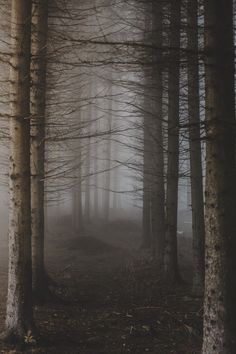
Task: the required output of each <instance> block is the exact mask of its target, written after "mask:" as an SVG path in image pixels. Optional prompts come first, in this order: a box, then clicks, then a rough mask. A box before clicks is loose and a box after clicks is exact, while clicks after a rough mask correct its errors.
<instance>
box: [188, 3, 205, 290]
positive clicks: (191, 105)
mask: <svg viewBox="0 0 236 354" xmlns="http://www.w3.org/2000/svg"><path fill="white" fill-rule="evenodd" d="M187 18H188V28H187V37H188V50H189V54H188V109H189V124H190V126H189V139H190V142H189V144H190V174H191V197H192V203H191V204H192V229H193V265H194V274H193V292H194V293H195V294H196V295H200V294H202V293H203V289H204V243H205V225H204V200H203V179H202V151H201V140H200V138H201V136H200V98H199V66H198V0H188V17H187Z"/></svg>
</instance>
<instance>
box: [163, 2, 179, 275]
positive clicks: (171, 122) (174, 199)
mask: <svg viewBox="0 0 236 354" xmlns="http://www.w3.org/2000/svg"><path fill="white" fill-rule="evenodd" d="M180 5H181V0H172V1H171V19H170V57H169V60H170V62H169V75H168V97H169V98H168V166H167V191H166V217H167V220H166V222H167V230H166V250H165V271H166V275H167V277H168V279H169V280H170V281H172V280H173V281H175V280H176V279H177V278H178V275H179V270H178V251H177V210H178V174H179V75H180V51H179V48H180V8H181V7H180Z"/></svg>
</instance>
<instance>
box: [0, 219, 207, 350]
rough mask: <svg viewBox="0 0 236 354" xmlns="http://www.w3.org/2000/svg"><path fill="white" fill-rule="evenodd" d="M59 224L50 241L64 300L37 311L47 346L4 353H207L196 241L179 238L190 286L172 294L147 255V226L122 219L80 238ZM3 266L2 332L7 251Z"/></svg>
mask: <svg viewBox="0 0 236 354" xmlns="http://www.w3.org/2000/svg"><path fill="white" fill-rule="evenodd" d="M66 224H67V223H66V222H65V221H64V222H63V220H60V221H58V222H57V223H56V225H57V226H56V227H54V228H53V230H52V229H51V230H49V232H48V237H47V268H48V272H49V275H50V276H51V278H52V279H53V280H54V281H55V282H56V284H53V286H52V290H53V291H54V292H55V293H56V295H57V298H58V299H57V300H56V301H54V302H51V303H47V304H45V305H43V306H37V307H36V308H35V318H36V324H37V327H38V329H39V332H40V333H41V337H42V339H41V341H40V342H39V343H37V344H36V345H35V346H32V347H27V346H26V347H25V348H21V349H20V348H17V349H16V348H13V347H6V346H4V345H3V344H0V353H22V352H24V353H45V354H49V353H55V354H58V353H63V354H67V353H71V354H112V353H116V354H121V353H133V354H144V353H153V354H154V353H155V354H171V353H175V354H194V353H200V349H201V336H202V333H201V322H202V304H201V300H199V299H195V298H193V297H191V293H190V286H189V279H190V278H191V251H190V249H191V240H190V239H187V238H185V237H182V238H181V240H180V246H181V250H180V264H181V270H182V274H183V275H184V278H185V282H184V283H183V284H181V285H179V286H177V287H175V288H172V289H168V288H167V287H166V286H164V284H163V283H162V282H161V281H160V278H159V277H158V269H157V265H156V264H155V262H153V261H152V260H151V257H150V255H149V254H148V253H147V252H144V251H141V250H140V249H139V245H140V227H139V226H138V225H136V224H135V223H134V222H131V221H124V220H117V221H113V222H110V223H109V224H107V225H103V224H96V225H92V224H91V225H89V226H88V227H87V229H86V232H84V233H83V234H82V235H81V236H80V237H79V236H78V235H72V234H70V233H69V232H68V228H67V227H66V226H65V225H66ZM1 254H2V256H1V268H0V282H1V284H0V286H1V291H0V305H1V306H0V330H2V329H3V326H4V316H5V298H6V284H7V248H6V244H5V245H3V246H2V252H1Z"/></svg>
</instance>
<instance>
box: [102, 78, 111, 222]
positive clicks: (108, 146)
mask: <svg viewBox="0 0 236 354" xmlns="http://www.w3.org/2000/svg"><path fill="white" fill-rule="evenodd" d="M110 85H111V86H110V88H109V98H108V114H107V129H108V134H107V141H106V157H105V158H106V164H105V170H106V172H105V185H104V193H105V195H104V217H105V221H109V218H110V188H111V171H110V169H111V129H112V84H110Z"/></svg>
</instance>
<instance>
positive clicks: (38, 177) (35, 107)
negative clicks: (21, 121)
mask: <svg viewBox="0 0 236 354" xmlns="http://www.w3.org/2000/svg"><path fill="white" fill-rule="evenodd" d="M47 19H48V0H33V7H32V36H31V43H32V44H31V54H32V61H31V131H30V133H31V218H32V270H33V291H34V296H35V297H36V298H37V299H36V300H44V299H45V297H46V298H47V297H48V295H49V290H48V284H47V275H46V272H45V265H44V178H45V173H44V163H45V107H46V60H47V59H46V56H47V21H48V20H47Z"/></svg>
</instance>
